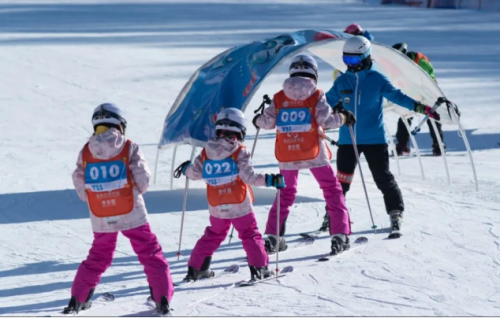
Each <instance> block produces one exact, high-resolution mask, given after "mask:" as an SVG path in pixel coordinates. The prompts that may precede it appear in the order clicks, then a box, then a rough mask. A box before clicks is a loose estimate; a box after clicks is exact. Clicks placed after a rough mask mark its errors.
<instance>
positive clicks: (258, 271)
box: [248, 266, 274, 280]
mask: <svg viewBox="0 0 500 318" xmlns="http://www.w3.org/2000/svg"><path fill="white" fill-rule="evenodd" d="M248 267H250V274H251V275H252V280H261V279H264V278H268V277H271V276H274V273H273V272H272V271H271V270H270V269H268V268H267V266H263V267H256V266H248Z"/></svg>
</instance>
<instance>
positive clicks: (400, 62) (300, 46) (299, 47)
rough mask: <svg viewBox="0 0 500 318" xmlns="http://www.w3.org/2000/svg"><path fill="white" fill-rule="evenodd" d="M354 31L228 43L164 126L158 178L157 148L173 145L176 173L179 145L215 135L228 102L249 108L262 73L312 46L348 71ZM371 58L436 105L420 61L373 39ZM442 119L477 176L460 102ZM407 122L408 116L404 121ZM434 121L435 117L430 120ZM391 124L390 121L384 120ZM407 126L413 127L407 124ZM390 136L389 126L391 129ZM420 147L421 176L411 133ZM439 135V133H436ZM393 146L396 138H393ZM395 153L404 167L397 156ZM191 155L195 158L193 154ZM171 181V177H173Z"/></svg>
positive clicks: (445, 108) (404, 113)
mask: <svg viewBox="0 0 500 318" xmlns="http://www.w3.org/2000/svg"><path fill="white" fill-rule="evenodd" d="M350 37H351V35H349V34H346V33H342V32H336V31H329V30H302V31H297V32H293V33H285V34H282V35H280V36H278V37H275V38H271V39H265V40H261V41H254V42H251V43H248V44H243V45H239V46H236V47H233V48H230V49H228V50H226V51H224V52H222V53H220V54H219V55H217V56H215V57H214V58H212V59H211V60H210V61H208V62H207V63H205V64H204V65H202V66H201V67H200V68H199V69H198V70H197V71H196V72H195V73H194V74H193V75H192V76H191V78H190V79H189V81H188V82H187V83H186V85H185V86H184V87H183V89H182V90H181V92H180V93H179V95H178V96H177V99H176V100H175V102H174V104H173V105H172V107H171V109H170V111H169V113H168V115H167V117H166V119H165V123H164V126H163V131H162V134H161V137H160V141H159V144H158V153H157V157H156V164H155V166H156V167H155V180H156V171H157V170H158V169H157V164H158V158H159V153H160V151H161V150H162V149H166V148H168V147H175V148H174V152H173V159H172V176H173V170H174V168H175V155H176V150H177V146H178V145H182V144H189V145H191V146H192V147H193V151H192V156H194V151H195V148H196V147H203V146H204V144H205V142H206V141H208V140H209V139H210V138H213V137H214V130H215V129H214V128H215V116H216V114H217V113H219V112H220V111H221V110H222V109H223V108H224V107H227V106H229V105H230V107H236V108H239V109H241V110H242V111H243V112H244V111H245V109H246V107H247V105H248V103H249V102H250V100H251V99H252V96H253V95H254V93H255V92H256V91H257V90H258V88H259V86H260V85H261V84H262V82H263V81H264V79H265V78H266V77H267V76H268V75H269V74H271V73H272V72H273V71H274V70H276V69H277V68H278V67H279V66H280V64H281V63H282V62H283V61H285V60H286V59H287V58H290V57H291V56H294V55H296V54H298V53H299V52H302V51H305V50H308V51H309V52H311V53H312V54H314V55H316V56H318V57H320V58H321V59H322V60H324V61H325V62H327V63H329V64H330V65H331V66H332V67H333V68H335V69H337V70H340V71H342V72H344V71H345V70H346V66H345V64H344V63H343V62H342V48H343V45H344V43H345V41H346V40H347V39H348V38H350ZM372 58H373V59H374V63H375V65H376V68H377V69H378V70H379V71H381V72H382V73H383V74H385V75H386V76H387V77H388V78H389V79H390V80H391V82H392V83H393V85H394V86H396V87H397V88H399V89H401V90H402V91H403V92H404V93H406V94H407V95H409V96H411V97H412V98H414V99H416V100H419V101H421V102H422V103H424V104H427V105H434V104H435V103H436V100H437V99H438V97H445V94H444V93H443V92H442V91H441V89H440V88H439V87H438V86H437V85H436V83H435V82H434V81H433V80H432V79H431V78H430V77H429V75H428V74H427V73H426V72H425V71H424V70H422V69H421V68H420V67H419V66H418V65H417V64H415V63H414V62H413V61H411V60H410V59H409V58H408V57H406V55H404V54H402V53H401V52H399V51H397V50H394V49H392V48H391V47H388V46H385V45H383V44H379V43H376V42H374V43H372ZM384 110H385V111H386V112H396V113H397V114H398V115H400V116H401V117H403V118H408V117H412V116H414V115H415V113H414V112H412V111H409V110H408V109H406V108H403V107H400V106H397V105H394V104H391V103H389V102H386V103H385V104H384ZM437 111H438V112H439V114H440V116H441V120H440V122H441V123H442V124H453V125H458V129H459V131H460V133H461V137H462V138H463V140H464V143H465V146H466V148H467V151H468V153H469V158H470V163H471V167H472V171H473V176H474V181H475V184H476V190H477V189H478V186H477V177H476V172H475V168H474V162H473V158H472V153H471V150H470V146H469V143H468V141H467V138H466V135H465V132H464V128H463V126H462V125H461V123H460V114H459V112H458V109H457V108H456V105H454V104H453V103H446V105H445V104H442V105H440V106H439V107H438V108H437ZM403 122H404V123H405V124H406V121H405V120H404V121H403ZM431 122H432V124H433V125H434V127H435V123H434V121H433V120H431ZM385 127H386V130H387V125H385ZM407 129H408V131H410V127H409V126H408V125H407ZM387 133H388V135H389V136H391V134H390V132H389V131H388V130H387ZM410 138H411V141H412V143H413V146H414V148H415V150H416V153H417V156H418V160H419V164H420V171H421V175H422V179H425V175H424V169H423V166H422V161H421V158H420V152H419V150H418V145H417V143H416V141H415V138H414V137H413V135H412V134H410ZM438 139H440V138H439V135H438ZM389 141H390V143H391V147H392V148H393V150H394V143H393V141H392V138H389ZM439 144H440V147H441V152H442V153H444V149H443V144H442V141H441V140H439ZM394 154H395V156H396V161H397V166H398V170H399V173H400V168H399V161H398V157H397V154H396V151H395V150H394ZM442 158H443V160H444V165H445V170H446V174H447V177H448V183H449V184H451V181H450V175H449V169H448V164H447V161H446V156H442ZM191 159H192V158H191ZM170 186H171V188H172V186H173V179H172V178H171V180H170Z"/></svg>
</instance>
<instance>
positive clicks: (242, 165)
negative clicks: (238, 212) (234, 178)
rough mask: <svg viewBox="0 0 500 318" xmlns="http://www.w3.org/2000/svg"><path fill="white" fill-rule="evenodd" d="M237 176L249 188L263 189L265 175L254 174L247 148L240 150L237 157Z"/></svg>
mask: <svg viewBox="0 0 500 318" xmlns="http://www.w3.org/2000/svg"><path fill="white" fill-rule="evenodd" d="M238 169H239V171H240V172H239V176H240V178H241V180H243V182H245V183H246V184H249V185H251V186H258V187H265V186H266V178H265V175H263V174H260V173H256V172H255V169H254V167H253V163H252V159H251V158H250V151H248V149H247V148H242V149H241V150H240V153H239V155H238Z"/></svg>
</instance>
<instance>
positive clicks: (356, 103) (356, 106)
mask: <svg viewBox="0 0 500 318" xmlns="http://www.w3.org/2000/svg"><path fill="white" fill-rule="evenodd" d="M354 74H355V75H356V89H355V90H354V116H355V117H356V121H357V119H358V84H359V76H358V73H354ZM360 99H361V96H360ZM357 128H358V127H357V125H356V126H354V140H355V141H356V144H357V141H358V140H357V139H358V138H357V137H356V135H357V134H356V132H357Z"/></svg>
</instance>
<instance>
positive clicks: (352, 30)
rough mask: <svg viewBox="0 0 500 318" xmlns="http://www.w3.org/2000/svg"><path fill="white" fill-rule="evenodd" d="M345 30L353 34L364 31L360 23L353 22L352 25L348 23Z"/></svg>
mask: <svg viewBox="0 0 500 318" xmlns="http://www.w3.org/2000/svg"><path fill="white" fill-rule="evenodd" d="M344 32H345V33H349V34H352V35H361V33H363V29H362V28H361V26H360V25H359V24H357V23H353V24H351V25H348V26H347V27H346V28H345V30H344Z"/></svg>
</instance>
